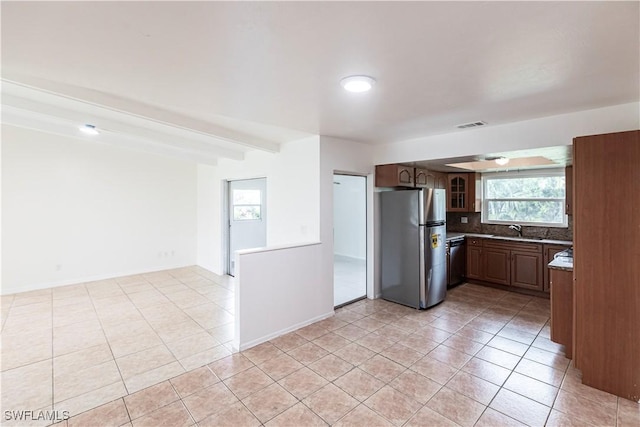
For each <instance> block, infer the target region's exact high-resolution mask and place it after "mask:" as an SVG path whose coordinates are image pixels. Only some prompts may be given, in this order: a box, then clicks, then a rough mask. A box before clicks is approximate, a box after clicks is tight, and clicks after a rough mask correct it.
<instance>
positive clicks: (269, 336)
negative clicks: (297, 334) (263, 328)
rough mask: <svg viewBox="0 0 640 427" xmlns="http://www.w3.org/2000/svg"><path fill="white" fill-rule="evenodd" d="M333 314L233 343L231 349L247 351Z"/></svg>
mask: <svg viewBox="0 0 640 427" xmlns="http://www.w3.org/2000/svg"><path fill="white" fill-rule="evenodd" d="M334 314H335V311H333V309H332V310H331V311H330V312H327V313H324V314H321V315H320V316H316V317H313V318H311V319H307V320H305V321H303V322H300V323H296V324H295V325H292V326H289V327H287V328H284V329H280V330H279V331H276V332H273V333H271V334H267V335H265V336H262V337H260V338H256V339H254V340H251V341H249V342H246V343H238V344H237V345H236V343H234V344H233V348H234V349H236V348H237V349H238V350H239V351H244V350H247V349H249V348H251V347H255V346H257V345H258V344H262V343H263V342H267V341H269V340H272V339H274V338H277V337H279V336H281V335H284V334H288V333H289V332H293V331H295V330H297V329H300V328H304V327H305V326H308V325H310V324H312V323H315V322H319V321H320V320H324V319H327V318H329V317H331V316H333V315H334Z"/></svg>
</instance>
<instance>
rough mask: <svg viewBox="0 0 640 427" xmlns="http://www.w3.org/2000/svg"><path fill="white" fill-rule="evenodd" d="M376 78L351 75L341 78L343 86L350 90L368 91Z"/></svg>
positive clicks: (357, 91)
mask: <svg viewBox="0 0 640 427" xmlns="http://www.w3.org/2000/svg"><path fill="white" fill-rule="evenodd" d="M375 83H376V80H375V79H374V78H373V77H369V76H349V77H345V78H344V79H342V80H340V84H341V85H342V87H343V88H344V89H345V90H347V91H349V92H356V93H360V92H367V91H369V90H371V88H372V87H373V85H374V84H375Z"/></svg>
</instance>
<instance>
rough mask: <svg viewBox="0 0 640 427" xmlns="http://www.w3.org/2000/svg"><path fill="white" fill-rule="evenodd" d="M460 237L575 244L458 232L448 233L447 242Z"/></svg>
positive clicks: (562, 241)
mask: <svg viewBox="0 0 640 427" xmlns="http://www.w3.org/2000/svg"><path fill="white" fill-rule="evenodd" d="M459 237H477V238H480V239H493V240H509V241H512V242H527V243H546V244H552V245H566V246H571V245H573V242H572V241H569V240H551V239H530V238H527V237H509V236H495V235H493V234H478V233H457V232H448V233H447V241H450V240H452V239H455V238H459ZM572 268H573V267H572Z"/></svg>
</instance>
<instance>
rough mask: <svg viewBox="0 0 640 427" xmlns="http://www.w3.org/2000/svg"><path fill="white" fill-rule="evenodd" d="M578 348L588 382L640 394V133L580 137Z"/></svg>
mask: <svg viewBox="0 0 640 427" xmlns="http://www.w3.org/2000/svg"><path fill="white" fill-rule="evenodd" d="M573 190H574V191H573V204H574V206H573V207H574V209H573V213H574V225H573V227H574V233H573V236H574V238H573V241H574V252H573V253H574V264H573V266H574V270H573V271H574V276H573V280H574V325H575V326H574V328H575V330H574V346H573V347H574V353H575V362H576V366H577V367H578V369H580V370H581V371H582V382H583V383H584V384H586V385H588V386H591V387H594V388H597V389H600V390H604V391H607V392H609V393H612V394H615V395H617V396H620V397H624V398H627V399H630V400H633V401H636V402H637V401H638V400H639V399H640V131H630V132H619V133H610V134H606V135H593V136H584V137H579V138H575V139H574V140H573Z"/></svg>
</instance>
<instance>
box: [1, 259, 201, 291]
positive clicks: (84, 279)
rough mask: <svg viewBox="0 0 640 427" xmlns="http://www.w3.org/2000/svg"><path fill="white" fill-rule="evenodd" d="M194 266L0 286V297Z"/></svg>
mask: <svg viewBox="0 0 640 427" xmlns="http://www.w3.org/2000/svg"><path fill="white" fill-rule="evenodd" d="M195 265H196V264H175V265H164V266H161V267H156V268H151V269H149V268H144V269H140V270H130V271H124V272H117V273H110V274H98V275H95V276H87V277H78V278H75V279H66V280H56V281H52V282H44V283H33V284H30V285H25V286H20V287H15V286H14V287H5V286H2V288H1V289H0V295H11V294H17V293H20V292H30V291H39V290H42V289H49V288H58V287H60V286H69V285H79V284H82V283H88V282H95V281H98V280H109V279H115V278H118V277H123V276H133V275H136V274H147V273H155V272H158V271H165V270H173V269H176V268H185V267H193V266H195Z"/></svg>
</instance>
